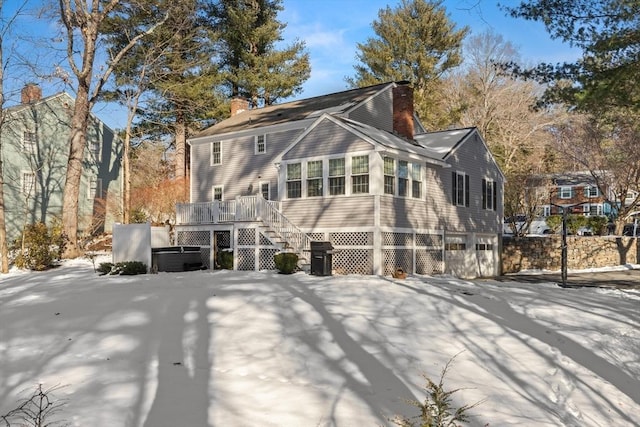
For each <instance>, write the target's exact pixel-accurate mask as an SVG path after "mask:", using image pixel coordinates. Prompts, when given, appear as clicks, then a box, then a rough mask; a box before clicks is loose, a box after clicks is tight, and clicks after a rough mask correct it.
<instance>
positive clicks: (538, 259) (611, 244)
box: [502, 235, 639, 274]
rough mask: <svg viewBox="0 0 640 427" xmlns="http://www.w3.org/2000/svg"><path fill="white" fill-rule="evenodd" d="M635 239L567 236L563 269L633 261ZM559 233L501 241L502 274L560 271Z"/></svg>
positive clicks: (635, 257)
mask: <svg viewBox="0 0 640 427" xmlns="http://www.w3.org/2000/svg"><path fill="white" fill-rule="evenodd" d="M637 263H639V262H638V242H637V239H636V238H633V237H616V236H567V268H569V269H587V268H598V267H612V266H616V265H623V264H637ZM561 268H562V236H559V235H546V236H528V237H520V238H518V239H516V238H513V237H505V238H503V240H502V273H503V274H505V273H517V272H519V271H522V270H556V271H557V270H560V269H561Z"/></svg>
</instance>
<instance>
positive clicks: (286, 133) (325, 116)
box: [176, 82, 504, 277]
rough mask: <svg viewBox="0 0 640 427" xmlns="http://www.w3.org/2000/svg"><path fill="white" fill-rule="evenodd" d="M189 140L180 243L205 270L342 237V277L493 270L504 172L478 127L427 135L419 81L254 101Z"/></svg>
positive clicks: (249, 266) (337, 269)
mask: <svg viewBox="0 0 640 427" xmlns="http://www.w3.org/2000/svg"><path fill="white" fill-rule="evenodd" d="M231 109H232V116H231V117H230V118H229V119H227V120H224V121H222V122H220V123H218V124H216V125H214V126H212V127H210V128H208V129H206V130H204V131H202V132H201V133H199V134H197V135H195V136H194V137H193V138H191V139H190V140H189V144H190V147H191V168H190V169H191V175H190V183H191V192H190V201H191V203H188V204H183V205H179V206H178V207H177V226H176V236H177V241H178V243H179V244H182V245H200V246H202V247H203V253H204V258H206V262H207V263H208V265H209V266H210V267H212V266H214V265H215V260H216V253H217V252H218V251H220V250H222V249H224V248H229V249H230V250H232V251H233V252H234V255H235V257H234V266H235V268H236V269H239V270H261V269H273V268H274V263H273V255H274V254H275V253H277V252H279V251H282V250H289V251H295V252H297V253H298V254H300V256H303V257H305V258H307V259H308V258H309V246H310V242H311V241H327V242H330V243H331V245H332V246H333V248H334V252H333V254H332V266H333V272H334V273H336V274H339V273H345V274H353V273H357V274H376V275H382V274H384V275H389V274H391V273H393V272H394V271H395V270H397V269H398V268H401V269H403V270H404V271H405V272H409V273H417V274H434V273H451V274H455V275H458V276H465V277H473V276H492V275H495V274H498V268H499V267H498V259H499V256H498V254H499V241H500V239H499V238H500V235H501V231H502V217H503V207H502V206H503V183H504V176H503V174H502V172H501V171H500V169H499V167H498V166H497V164H496V162H495V161H494V158H493V156H492V155H491V153H490V152H489V150H488V148H487V145H486V144H485V142H484V141H483V139H482V137H481V136H480V134H479V133H478V131H477V129H475V128H465V129H450V130H444V131H439V132H426V130H425V129H424V127H423V126H422V124H421V123H420V121H419V119H418V118H417V116H416V115H415V114H414V111H413V90H412V88H411V87H410V86H409V85H408V84H407V83H406V82H391V83H385V84H379V85H375V86H369V87H365V88H359V89H352V90H347V91H344V92H338V93H334V94H329V95H325V96H319V97H315V98H309V99H302V100H298V101H292V102H288V103H284V104H280V105H272V106H268V107H264V108H260V109H249V108H248V104H247V103H246V102H245V101H243V100H239V99H234V100H233V101H232V107H231Z"/></svg>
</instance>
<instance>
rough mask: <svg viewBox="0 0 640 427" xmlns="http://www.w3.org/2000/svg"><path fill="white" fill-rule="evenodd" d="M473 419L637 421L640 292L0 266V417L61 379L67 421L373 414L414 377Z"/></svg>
mask: <svg viewBox="0 0 640 427" xmlns="http://www.w3.org/2000/svg"><path fill="white" fill-rule="evenodd" d="M455 355H458V356H457V357H456V358H455V360H454V361H453V365H452V367H451V370H450V371H449V373H448V375H447V377H446V379H445V386H446V387H448V388H463V390H461V391H460V392H458V393H456V394H454V400H455V402H456V404H458V405H462V404H465V403H467V404H468V403H474V402H477V401H480V400H482V401H483V403H482V404H480V405H479V406H478V407H476V408H475V409H474V410H473V411H472V414H473V419H472V422H471V424H470V425H473V426H487V425H488V426H491V427H494V426H536V427H541V426H607V427H609V426H634V425H635V426H637V425H640V292H638V291H637V290H636V291H630V290H629V291H621V290H611V289H607V290H605V289H594V288H578V289H563V288H560V287H558V286H556V285H555V284H552V283H545V284H536V285H532V284H523V283H516V282H502V283H499V282H494V281H484V280H483V281H464V280H460V279H454V278H450V277H427V276H410V277H408V278H407V279H405V280H395V279H391V278H388V277H369V276H332V277H316V276H310V275H307V274H304V273H298V274H294V275H290V276H285V275H279V274H276V273H272V272H262V273H254V272H234V271H195V272H187V273H160V274H149V275H142V276H131V277H124V276H118V277H116V276H104V277H101V276H98V275H97V274H95V273H94V272H93V268H92V265H91V263H90V262H89V261H84V260H76V261H73V262H68V263H66V264H65V265H64V266H62V267H60V268H57V269H55V270H52V271H47V272H40V273H35V272H28V273H25V272H15V271H14V272H12V273H10V274H9V275H3V276H0V414H5V413H6V412H7V411H8V410H9V409H11V408H13V407H14V405H15V402H16V401H17V399H18V398H19V397H21V396H22V397H25V396H26V394H27V393H29V392H30V391H32V390H33V389H34V387H35V386H36V385H37V384H38V383H43V384H44V386H45V387H51V386H55V385H60V386H62V388H61V389H59V390H58V391H57V393H56V395H57V396H58V397H59V398H62V399H67V404H66V405H65V406H64V408H63V411H62V412H60V413H59V414H58V417H57V419H63V420H65V421H66V422H68V423H69V424H70V425H73V426H93V427H100V426H105V427H107V426H108V427H111V426H143V427H192V426H193V427H200V426H232V427H233V426H261V427H262V426H296V427H298V426H354V427H356V426H357V427H361V426H379V425H387V424H389V422H388V420H387V418H388V417H392V416H393V415H394V414H404V415H408V416H411V415H415V408H413V407H411V406H409V405H407V404H406V403H405V402H404V400H405V399H418V400H423V397H424V390H423V386H424V383H425V381H424V379H423V377H422V375H423V374H424V375H427V376H428V377H430V378H432V379H434V380H437V379H438V378H439V376H440V373H441V370H442V368H443V367H444V366H445V364H446V363H447V361H449V360H450V359H451V358H452V357H453V356H455Z"/></svg>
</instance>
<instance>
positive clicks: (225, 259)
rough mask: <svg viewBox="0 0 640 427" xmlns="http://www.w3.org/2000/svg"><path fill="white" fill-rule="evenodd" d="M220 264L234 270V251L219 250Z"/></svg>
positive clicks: (226, 268)
mask: <svg viewBox="0 0 640 427" xmlns="http://www.w3.org/2000/svg"><path fill="white" fill-rule="evenodd" d="M218 265H219V266H220V268H223V269H225V270H233V252H232V251H225V250H222V251H219V252H218Z"/></svg>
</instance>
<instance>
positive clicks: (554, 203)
mask: <svg viewBox="0 0 640 427" xmlns="http://www.w3.org/2000/svg"><path fill="white" fill-rule="evenodd" d="M536 181H537V182H539V183H541V184H540V185H538V188H537V189H536V191H537V194H538V196H539V199H540V200H541V203H542V205H541V208H540V211H541V213H542V216H545V217H546V216H549V215H557V214H561V213H562V207H564V206H566V207H567V209H569V212H570V213H572V214H579V215H586V216H590V215H605V216H606V215H610V214H611V213H612V211H613V209H612V207H611V205H610V204H609V203H608V202H607V201H606V200H607V198H606V197H605V194H604V193H603V192H606V191H609V189H608V188H599V187H598V184H597V183H596V181H595V179H594V178H593V176H591V174H590V173H589V172H565V173H558V174H549V175H543V176H540V177H537V179H536Z"/></svg>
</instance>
